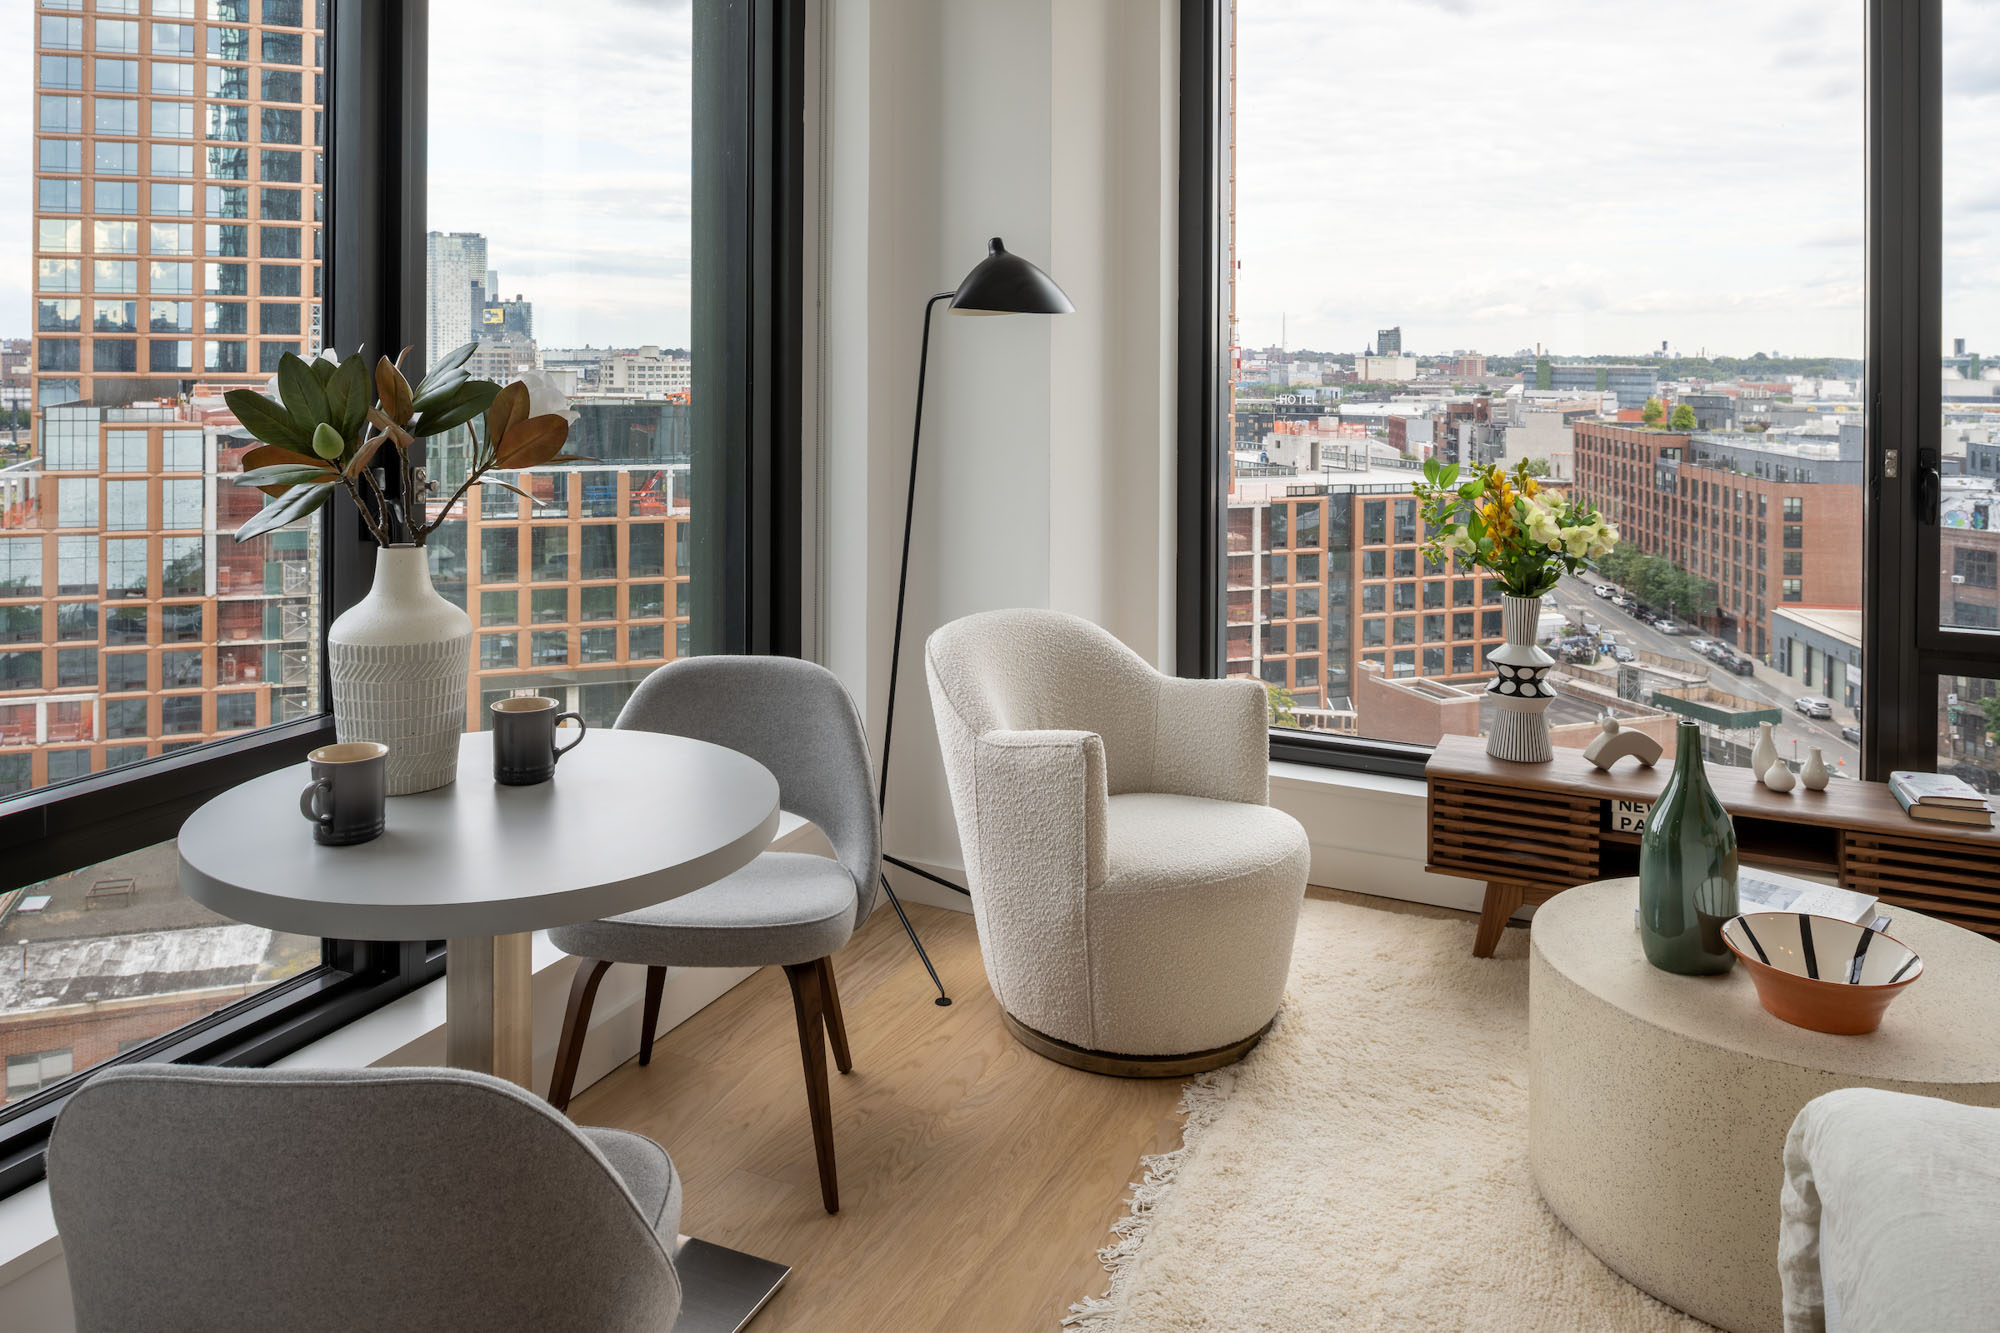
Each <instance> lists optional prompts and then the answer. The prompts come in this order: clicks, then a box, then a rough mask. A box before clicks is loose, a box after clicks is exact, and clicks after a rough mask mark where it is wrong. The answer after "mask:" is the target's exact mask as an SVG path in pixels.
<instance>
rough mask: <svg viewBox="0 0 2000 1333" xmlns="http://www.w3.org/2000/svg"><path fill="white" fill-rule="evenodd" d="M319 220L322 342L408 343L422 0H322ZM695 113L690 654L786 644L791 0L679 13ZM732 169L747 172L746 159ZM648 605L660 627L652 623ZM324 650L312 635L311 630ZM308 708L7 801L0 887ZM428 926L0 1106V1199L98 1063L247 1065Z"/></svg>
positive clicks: (415, 320) (418, 280)
mask: <svg viewBox="0 0 2000 1333" xmlns="http://www.w3.org/2000/svg"><path fill="white" fill-rule="evenodd" d="M329 9H330V10H331V11H332V12H331V13H330V15H329V20H328V23H329V27H328V40H327V42H326V46H325V48H324V49H325V50H326V52H327V66H328V68H327V77H326V81H325V87H326V97H327V106H326V117H327V118H326V124H327V138H328V140H329V142H328V144H327V146H326V158H327V162H326V172H327V176H326V181H327V183H326V187H325V194H324V196H323V199H324V208H325V220H326V228H327V230H328V232H330V234H331V235H330V242H329V244H330V245H331V250H332V254H331V258H332V263H333V265H334V267H335V269H336V270H337V271H338V272H339V273H340V275H341V279H342V280H341V282H340V283H338V284H335V285H334V286H333V287H332V289H331V293H330V299H329V302H328V305H329V311H328V323H329V338H328V342H329V345H334V346H343V347H345V346H362V345H366V346H368V347H373V348H382V347H400V346H403V345H406V344H410V343H414V344H416V345H418V346H421V345H422V343H423V339H422V337H421V333H422V330H423V328H424V319H425V305H424V234H425V223H426V220H425V189H426V180H427V177H426V143H427V135H428V123H427V112H428V86H427V84H428V62H429V50H430V44H429V27H430V6H429V2H428V0H369V3H365V4H364V3H360V0H339V2H338V3H336V4H334V5H332V6H330V7H329ZM694 21H695V38H694V40H695V50H696V54H697V60H696V64H697V70H698V72H697V77H696V83H695V102H694V105H693V107H692V108H691V113H692V114H693V115H694V116H696V117H697V118H699V117H702V116H704V115H706V116H708V117H709V118H710V123H711V124H712V125H714V126H715V127H716V131H717V132H714V133H702V134H697V135H696V136H695V140H696V144H697V152H696V159H695V171H696V172H697V173H701V172H703V171H704V170H706V171H708V172H709V173H710V175H709V176H708V177H706V179H712V180H715V181H718V182H721V183H722V185H723V188H717V189H711V190H707V191H702V192H698V197H700V198H703V199H704V200H705V203H704V204H703V205H701V206H698V209H697V213H696V217H695V224H694V225H695V252H696V255H697V257H698V259H697V271H698V272H702V273H708V274H713V275H714V281H712V282H702V283H699V284H697V287H696V301H695V312H694V330H695V333H696V336H697V338H699V339H701V340H702V342H701V345H703V346H704V347H712V348H714V349H715V350H714V352H712V353H711V354H710V355H707V356H705V357H704V358H703V360H702V364H703V368H704V369H703V371H702V378H703V384H702V386H700V387H702V389H703V391H704V393H705V394H706V395H707V401H709V402H713V403H716V404H718V405H719V408H720V410H718V412H717V413H716V414H715V417H714V418H713V424H711V425H710V426H708V427H707V428H706V429H704V428H702V427H700V426H699V425H698V427H697V436H696V453H695V458H696V466H706V467H707V468H709V469H710V472H709V473H708V474H707V475H709V476H710V477H711V478H712V480H709V481H707V482H706V483H705V484H704V487H703V493H704V495H705V496H709V497H716V500H715V503H712V504H709V505H707V506H705V507H704V508H703V509H701V510H699V511H697V512H696V513H695V514H694V515H693V516H692V517H693V524H694V526H695V527H696V529H697V531H696V534H695V536H696V541H695V543H694V545H695V551H696V556H695V570H696V577H697V578H698V579H706V580H707V581H708V583H709V584H710V585H711V586H709V587H707V588H705V589H704V592H705V594H706V595H705V599H704V600H705V605H704V607H703V608H702V612H701V617H702V619H703V621H704V622H705V623H704V632H703V633H702V634H700V635H698V636H697V647H698V649H699V651H702V652H761V653H782V654H788V655H797V654H799V653H800V651H801V650H802V639H803V635H802V624H801V619H800V607H801V597H802V577H801V558H802V549H801V545H800V543H801V535H802V534H801V525H800V506H801V498H802V497H801V489H802V485H803V476H802V473H801V469H800V457H801V453H800V430H801V419H802V418H801V412H800V393H801V386H802V380H801V376H800V373H799V372H800V366H801V361H800V348H801V318H802V312H803V301H802V277H801V275H802V273H803V253H804V246H803V240H804V225H805V220H804V213H803V209H802V207H801V200H802V198H803V182H804V154H805V103H804V86H805V85H804V69H805V0H747V3H737V2H735V0H729V2H727V3H725V2H723V0H716V3H711V4H707V5H702V6H698V7H697V9H696V12H695V20H694ZM746 165H747V167H748V170H747V171H746V170H745V167H746ZM317 521H318V523H319V524H320V525H321V527H320V532H321V537H322V541H323V544H322V550H323V551H324V552H325V553H326V554H325V558H324V559H323V560H322V562H321V569H320V577H321V588H320V593H321V606H322V608H323V612H322V614H323V616H324V620H323V622H322V623H323V624H326V623H331V621H332V619H333V618H334V617H335V616H337V615H339V614H340V612H341V611H343V610H345V609H346V608H347V607H349V606H351V605H353V604H354V603H355V602H356V601H358V600H359V599H360V597H361V596H362V594H363V593H364V591H365V590H366V588H367V587H368V584H369V581H370V579H371V577H372V572H373V565H374V549H373V547H372V545H371V544H370V541H369V539H368V536H367V533H366V530H365V527H364V525H363V523H362V521H361V518H360V516H359V515H358V514H357V513H356V512H355V511H354V509H353V507H352V505H351V504H350V503H349V502H348V501H347V500H346V499H345V497H336V499H335V501H334V502H333V503H331V504H329V505H327V506H326V508H325V509H324V510H322V511H321V514H320V516H319V518H318V519H317ZM657 628H658V627H657V626H656V627H655V629H657ZM321 651H322V653H324V651H325V648H324V640H323V639H322V643H321ZM321 681H322V686H321V699H320V712H319V713H318V714H317V715H315V716H313V717H309V718H302V719H298V720H295V721H291V722H285V723H279V724H275V725H271V726H267V727H264V728H262V729H259V730H256V731H254V732H250V733H247V734H244V735H241V736H236V737H229V738H225V739H222V740H219V741H215V742H211V743H209V744H206V745H202V746H199V747H192V748H187V749H182V750H178V751H175V752H172V753H169V754H166V755H163V756H162V757H160V758H158V759H152V760H147V761H144V762H140V763H135V764H128V765H125V766H122V767H120V766H111V767H108V768H107V769H106V771H104V772H101V773H96V774H91V775H88V776H84V777H79V778H76V779H72V780H70V781H67V782H62V783H58V784H51V785H49V786H46V787H43V788H40V789H38V790H35V791H30V792H24V793H21V794H20V795H18V796H15V797H9V798H6V799H5V800H0V867H4V869H0V891H4V890H8V889H13V888H17V887H19V886H21V885H25V884H30V883H34V882H36V881H39V880H42V879H46V878H49V877H51V876H53V875H57V874H64V873H68V872H70V871H74V870H76V869H79V868H81V867H84V866H88V865H92V864H95V863H98V862H101V861H104V860H106V859H108V858H110V857H114V856H119V855H123V854H126V853H129V852H133V851H137V850H139V849H141V848H144V847H148V846H152V845H154V844H157V843H161V842H165V841H169V840H171V839H172V838H174V837H175V836H177V834H178V833H179V830H180V827H181V825H182V823H183V822H184V821H185V820H186V818H187V817H188V816H189V815H190V814H192V813H193V812H194V810H195V809H196V808H198V807H199V806H200V805H201V804H202V803H204V802H205V801H207V800H209V799H210V798H212V797H214V796H215V795H217V794H219V793H220V792H222V791H224V790H226V789H228V788H229V787H232V786H235V785H237V784H238V783H241V782H245V781H248V780H249V779H251V778H254V777H257V776H260V775H262V774H264V773H268V772H271V771H272V770H274V769H277V768H281V767H285V766H287V765H290V764H294V763H298V762H301V761H302V760H303V759H304V757H305V755H306V752H307V751H309V750H311V749H312V748H314V747H315V746H318V745H322V744H325V743H327V742H329V741H331V740H333V739H334V728H333V718H332V700H331V686H330V684H329V683H328V676H327V673H326V672H325V671H322V672H321ZM444 962H445V959H444V945H443V941H439V940H429V941H425V940H415V941H388V942H383V941H351V940H332V939H329V940H326V941H325V942H324V945H323V954H322V959H321V963H320V966H318V967H316V968H314V969H312V970H310V971H308V972H305V973H303V974H301V975H299V976H297V977H292V978H289V979H287V980H285V981H282V982H278V983H276V984H274V985H272V986H271V987H269V988H268V989H266V990H264V991H262V992H260V993H258V994H257V995H254V996H250V997H248V998H246V999H243V1000H240V1001H238V1002H236V1003H234V1004H231V1005H227V1006H225V1007H223V1008H221V1009H218V1010H216V1011H214V1012H213V1013H211V1014H208V1015H206V1016H204V1017H203V1018H201V1019H198V1020H196V1021H194V1022H192V1023H188V1024H185V1025H182V1026H180V1027H177V1028H175V1029H173V1030H171V1031H169V1032H166V1033H163V1034H161V1035H160V1036H158V1037H156V1038H153V1039H151V1040H149V1041H146V1042H143V1043H140V1044H138V1045H136V1046H134V1047H133V1048H132V1049H130V1050H128V1051H123V1052H120V1053H119V1054H118V1055H116V1056H114V1057H113V1058H112V1059H110V1060H106V1061H103V1062H101V1063H100V1064H97V1065H94V1066H92V1067H91V1069H89V1070H83V1071H79V1072H77V1073H75V1074H73V1075H71V1076H70V1077H68V1078H66V1079H63V1080H61V1081H60V1082H58V1083H56V1084H54V1085H52V1086H50V1087H48V1088H45V1089H42V1090H40V1091H38V1092H37V1093H35V1094H34V1095H33V1096H30V1097H27V1098H23V1099H22V1100H21V1101H20V1102H18V1103H16V1104H14V1105H10V1106H8V1107H6V1108H4V1110H0V1197H4V1196H5V1195H7V1194H11V1193H13V1192H14V1191H15V1190H18V1189H20V1188H22V1187H23V1186H26V1185H29V1184H31V1183H33V1182H34V1181H36V1180H39V1179H40V1178H41V1176H42V1150H43V1147H44V1145H45V1144H46V1142H47V1138H48V1133H49V1129H50V1127H51V1126H52V1125H53V1123H54V1120H55V1117H56V1115H57V1114H58V1113H59V1112H60V1111H61V1109H62V1106H63V1104H64V1103H65V1102H66V1100H67V1099H68V1097H69V1095H70V1094H71V1093H73V1092H74V1091H75V1090H76V1089H77V1088H78V1087H80V1086H82V1084H83V1083H84V1082H85V1081H87V1080H88V1078H89V1077H90V1076H91V1074H92V1072H94V1071H95V1070H97V1069H103V1068H107V1067H110V1066H112V1065H120V1064H130V1063H137V1062H142V1061H143V1062H156V1061H157V1062H171V1063H185V1064H221V1065H246V1066H247V1065H263V1064H268V1063H270V1062H271V1061H273V1060H276V1059H279V1058H281V1057H282V1056H284V1055H286V1054H289V1053H290V1052H292V1051H295V1050H298V1049H299V1048H301V1047H302V1046H305V1045H307V1044H308V1043H310V1042H313V1041H316V1040H318V1039H319V1038H321V1037H323V1036H325V1035H326V1034H328V1033H330V1032H332V1031H334V1030H335V1029H337V1028H339V1027H341V1026H342V1025H344V1024H346V1023H348V1022H350V1021H352V1020H353V1019H355V1018H358V1017H360V1016H361V1015H363V1014H366V1013H368V1012H370V1011H372V1010H374V1009H376V1008H379V1007H380V1006H382V1005H384V1004H387V1003H388V1002H390V1001H391V1000H394V999H396V998H397V997H399V996H401V995H404V994H407V993H409V992H410V991H412V990H414V989H416V988H418V987H420V986H423V985H425V984H427V983H428V982H430V981H433V980H435V979H437V978H438V977H440V976H442V975H443V972H444Z"/></svg>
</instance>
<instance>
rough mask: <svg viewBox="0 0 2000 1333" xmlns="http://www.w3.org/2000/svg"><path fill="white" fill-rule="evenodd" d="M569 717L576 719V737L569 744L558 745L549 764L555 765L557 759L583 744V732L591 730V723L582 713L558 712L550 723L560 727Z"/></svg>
mask: <svg viewBox="0 0 2000 1333" xmlns="http://www.w3.org/2000/svg"><path fill="white" fill-rule="evenodd" d="M569 718H574V719H575V720H576V739H575V740H573V741H571V742H570V743H569V744H568V745H558V746H557V747H556V755H555V759H551V760H549V764H550V766H551V767H553V766H554V765H555V763H556V761H557V760H559V759H561V758H562V757H563V756H564V755H566V754H568V753H569V752H570V751H571V750H574V749H575V748H576V747H577V746H579V745H581V744H583V733H584V732H586V731H589V730H590V725H589V724H588V723H586V722H585V721H584V720H583V714H581V713H557V714H556V720H555V721H554V722H551V723H550V724H549V725H550V726H552V727H560V726H561V725H562V724H563V722H564V720H565V719H569Z"/></svg>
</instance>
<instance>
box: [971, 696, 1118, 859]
mask: <svg viewBox="0 0 2000 1333" xmlns="http://www.w3.org/2000/svg"><path fill="white" fill-rule="evenodd" d="M973 781H974V791H975V793H976V796H975V799H976V800H977V802H978V814H977V829H978V834H977V836H978V840H979V847H978V850H977V852H976V855H977V856H978V857H979V867H980V873H981V878H982V879H984V880H987V881H989V882H990V883H992V884H993V885H994V886H995V887H996V888H997V887H999V886H1000V885H1002V884H1007V883H1012V882H1028V883H1033V884H1036V885H1038V886H1041V887H1042V889H1043V890H1044V891H1046V889H1047V888H1048V887H1050V886H1052V885H1055V884H1060V883H1063V882H1066V881H1070V882H1075V883H1076V884H1077V885H1078V886H1079V887H1081V888H1095V887H1096V886H1097V885H1099V884H1102V883H1103V882H1104V877H1105V875H1106V874H1107V873H1108V866H1109V855H1108V851H1107V847H1106V827H1107V824H1108V822H1109V819H1110V800H1111V796H1110V785H1109V780H1108V777H1107V774H1106V771H1105V766H1104V742H1103V740H1101V739H1100V738H1099V737H1098V736H1097V735H1095V734H1094V733H1092V732H1088V731H989V732H987V733H985V734H984V735H982V736H980V737H978V738H977V739H976V740H975V741H974V742H973Z"/></svg>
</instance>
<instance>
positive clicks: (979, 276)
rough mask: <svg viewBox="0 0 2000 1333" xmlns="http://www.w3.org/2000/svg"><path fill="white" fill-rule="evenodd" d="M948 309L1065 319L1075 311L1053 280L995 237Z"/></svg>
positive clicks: (959, 286) (973, 312) (970, 312)
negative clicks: (1057, 316) (1010, 251)
mask: <svg viewBox="0 0 2000 1333" xmlns="http://www.w3.org/2000/svg"><path fill="white" fill-rule="evenodd" d="M951 308H952V309H953V310H963V311H965V312H967V313H968V314H976V313H985V314H994V315H1068V314H1073V313H1075V311H1076V307H1075V306H1073V305H1071V304H1070V303H1069V297H1067V296H1065V295H1064V294H1063V289H1062V288H1060V287H1058V286H1056V280H1055V279H1054V278H1051V277H1050V276H1049V275H1048V274H1046V273H1044V272H1042V271H1041V270H1040V269H1038V268H1036V267H1035V266H1034V265H1033V264H1030V263H1029V262H1028V261H1027V260H1025V259H1023V258H1021V256H1019V255H1017V254H1010V253H1009V252H1008V250H1007V247H1006V246H1005V245H1004V244H1002V243H1001V240H1000V238H999V237H998V236H995V237H994V238H993V240H992V242H991V243H990V244H989V245H988V246H987V249H986V258H984V259H982V260H980V261H979V264H978V266H977V267H975V268H974V269H973V270H972V272H970V273H968V274H966V275H965V281H964V282H961V283H959V284H958V290H957V291H956V292H954V293H952V298H951Z"/></svg>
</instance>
